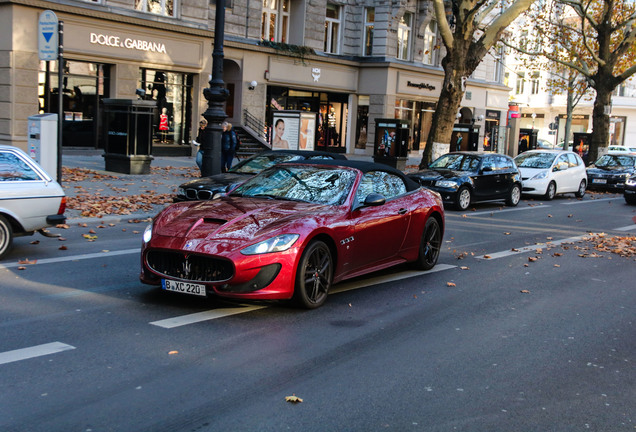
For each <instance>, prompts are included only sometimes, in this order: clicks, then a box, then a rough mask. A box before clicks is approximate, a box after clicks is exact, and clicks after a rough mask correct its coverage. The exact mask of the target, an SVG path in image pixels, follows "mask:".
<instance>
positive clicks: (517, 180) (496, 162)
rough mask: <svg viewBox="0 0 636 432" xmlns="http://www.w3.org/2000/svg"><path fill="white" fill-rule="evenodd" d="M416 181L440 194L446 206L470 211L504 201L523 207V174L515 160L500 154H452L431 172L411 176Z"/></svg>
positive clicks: (431, 167)
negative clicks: (473, 206)
mask: <svg viewBox="0 0 636 432" xmlns="http://www.w3.org/2000/svg"><path fill="white" fill-rule="evenodd" d="M409 177H411V178H412V179H413V180H415V181H416V182H418V183H419V184H421V185H422V186H425V187H427V188H429V189H431V190H434V191H436V192H439V193H440V195H441V196H442V199H443V200H444V202H445V203H450V204H452V205H454V206H455V208H457V209H458V210H466V209H467V208H468V206H469V205H470V204H471V203H474V202H483V201H501V200H504V201H505V202H506V204H507V205H509V206H516V205H517V204H519V200H520V198H521V174H520V173H519V169H518V168H517V165H515V162H514V160H513V159H512V158H510V157H508V156H506V155H502V154H497V153H480V152H456V153H448V154H445V155H443V156H441V157H440V158H438V159H436V160H435V161H433V162H432V163H431V164H430V165H429V167H428V169H425V170H422V171H417V172H415V173H411V174H410V175H409Z"/></svg>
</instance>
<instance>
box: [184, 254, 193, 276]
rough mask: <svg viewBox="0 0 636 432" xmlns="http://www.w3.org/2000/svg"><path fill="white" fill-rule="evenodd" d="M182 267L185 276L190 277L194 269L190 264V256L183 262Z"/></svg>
mask: <svg viewBox="0 0 636 432" xmlns="http://www.w3.org/2000/svg"><path fill="white" fill-rule="evenodd" d="M182 269H183V277H184V278H186V279H187V278H188V277H190V271H191V270H192V264H190V261H188V258H186V259H185V261H184V262H183V264H182Z"/></svg>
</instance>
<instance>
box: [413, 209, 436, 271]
mask: <svg viewBox="0 0 636 432" xmlns="http://www.w3.org/2000/svg"><path fill="white" fill-rule="evenodd" d="M441 247H442V229H441V227H440V226H439V222H438V221H437V219H435V218H434V217H429V218H428V219H427V221H426V224H425V225H424V232H423V233H422V240H421V241H420V252H419V255H418V257H417V261H415V262H414V263H413V265H414V267H415V268H417V269H418V270H430V269H432V268H433V267H435V264H437V259H438V258H439V252H440V249H441Z"/></svg>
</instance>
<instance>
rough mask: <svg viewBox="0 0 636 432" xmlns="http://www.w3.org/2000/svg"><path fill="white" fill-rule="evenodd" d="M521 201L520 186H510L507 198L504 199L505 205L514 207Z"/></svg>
mask: <svg viewBox="0 0 636 432" xmlns="http://www.w3.org/2000/svg"><path fill="white" fill-rule="evenodd" d="M520 200H521V186H519V185H518V184H514V185H512V187H511V188H510V193H509V194H508V198H506V205H508V206H510V207H516V206H517V204H519V201H520Z"/></svg>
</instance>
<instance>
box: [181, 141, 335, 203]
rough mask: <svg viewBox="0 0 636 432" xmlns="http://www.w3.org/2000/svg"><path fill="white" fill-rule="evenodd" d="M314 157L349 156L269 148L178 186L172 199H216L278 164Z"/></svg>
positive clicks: (332, 157)
mask: <svg viewBox="0 0 636 432" xmlns="http://www.w3.org/2000/svg"><path fill="white" fill-rule="evenodd" d="M311 159H337V160H345V159H346V157H345V156H344V155H342V154H339V153H330V152H324V151H310V150H266V151H263V152H260V153H256V154H255V155H253V156H250V157H249V158H247V159H243V160H242V161H240V162H239V163H237V164H236V165H234V166H233V167H232V168H231V169H230V170H228V172H225V173H221V174H215V175H212V176H208V177H202V178H198V179H196V180H191V181H189V182H187V183H183V184H182V185H180V186H179V189H177V196H176V197H174V198H173V201H174V202H179V201H192V200H209V199H213V198H214V196H215V195H216V194H218V193H223V192H226V191H227V189H228V187H230V188H231V187H232V186H237V185H239V184H241V183H243V182H244V181H245V180H247V179H249V178H251V177H253V176H255V175H256V174H258V173H260V172H261V171H263V170H264V169H265V168H269V167H271V166H273V165H276V164H277V163H281V162H289V161H298V160H311Z"/></svg>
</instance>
